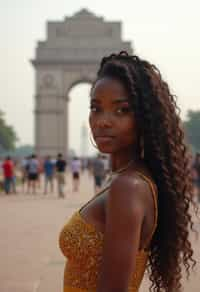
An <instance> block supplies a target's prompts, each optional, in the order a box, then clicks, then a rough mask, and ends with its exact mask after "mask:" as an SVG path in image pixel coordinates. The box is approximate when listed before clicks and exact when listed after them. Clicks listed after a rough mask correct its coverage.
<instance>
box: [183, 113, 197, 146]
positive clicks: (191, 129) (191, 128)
mask: <svg viewBox="0 0 200 292" xmlns="http://www.w3.org/2000/svg"><path fill="white" fill-rule="evenodd" d="M184 127H185V130H186V137H187V139H188V141H189V143H190V144H191V145H192V147H193V148H194V150H195V151H200V111H193V110H189V111H188V113H187V119H186V121H185V122H184Z"/></svg>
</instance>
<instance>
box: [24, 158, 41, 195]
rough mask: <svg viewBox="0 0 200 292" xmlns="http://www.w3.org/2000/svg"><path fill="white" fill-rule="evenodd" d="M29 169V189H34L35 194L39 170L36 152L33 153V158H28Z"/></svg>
mask: <svg viewBox="0 0 200 292" xmlns="http://www.w3.org/2000/svg"><path fill="white" fill-rule="evenodd" d="M27 171H28V180H29V187H28V189H29V190H30V191H31V190H32V193H33V194H36V187H37V182H38V172H39V162H38V160H37V158H36V155H35V154H32V156H31V158H30V159H29V160H28V163H27Z"/></svg>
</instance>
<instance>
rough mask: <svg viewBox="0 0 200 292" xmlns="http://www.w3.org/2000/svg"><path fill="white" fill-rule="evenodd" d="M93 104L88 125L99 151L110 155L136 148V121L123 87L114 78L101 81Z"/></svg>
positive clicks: (94, 91)
mask: <svg viewBox="0 0 200 292" xmlns="http://www.w3.org/2000/svg"><path fill="white" fill-rule="evenodd" d="M90 103H91V104H90V116H89V122H90V127H91V130H92V134H93V138H94V140H95V142H96V144H97V147H98V149H99V150H100V151H101V152H103V153H110V154H111V153H115V152H118V151H121V150H125V151H126V149H130V148H132V149H134V148H133V147H134V146H135V145H136V137H137V133H136V132H137V131H136V124H135V118H134V114H133V109H132V107H131V105H130V101H129V99H128V94H127V92H126V89H125V87H124V86H123V84H122V83H121V82H119V81H117V80H114V79H111V78H102V79H100V80H98V81H97V82H96V84H95V86H94V88H93V90H92V94H91V102H90Z"/></svg>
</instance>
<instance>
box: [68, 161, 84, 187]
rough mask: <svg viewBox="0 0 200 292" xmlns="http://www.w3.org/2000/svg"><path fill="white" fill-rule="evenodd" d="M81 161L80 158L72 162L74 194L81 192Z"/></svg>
mask: <svg viewBox="0 0 200 292" xmlns="http://www.w3.org/2000/svg"><path fill="white" fill-rule="evenodd" d="M81 166H82V165H81V160H80V159H79V158H78V157H76V156H75V157H74V158H73V159H72V161H71V172H72V179H73V187H72V190H73V192H78V191H79V186H80V172H81Z"/></svg>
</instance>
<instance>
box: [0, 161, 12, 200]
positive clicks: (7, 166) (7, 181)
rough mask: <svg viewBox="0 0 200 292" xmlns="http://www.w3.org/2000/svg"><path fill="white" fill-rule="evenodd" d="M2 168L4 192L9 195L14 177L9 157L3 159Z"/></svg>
mask: <svg viewBox="0 0 200 292" xmlns="http://www.w3.org/2000/svg"><path fill="white" fill-rule="evenodd" d="M2 168H3V174H4V190H5V192H6V194H9V193H10V189H11V185H12V180H13V175H14V164H13V162H12V160H11V158H10V157H9V156H8V157H7V158H6V159H5V161H4V163H3V165H2Z"/></svg>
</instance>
